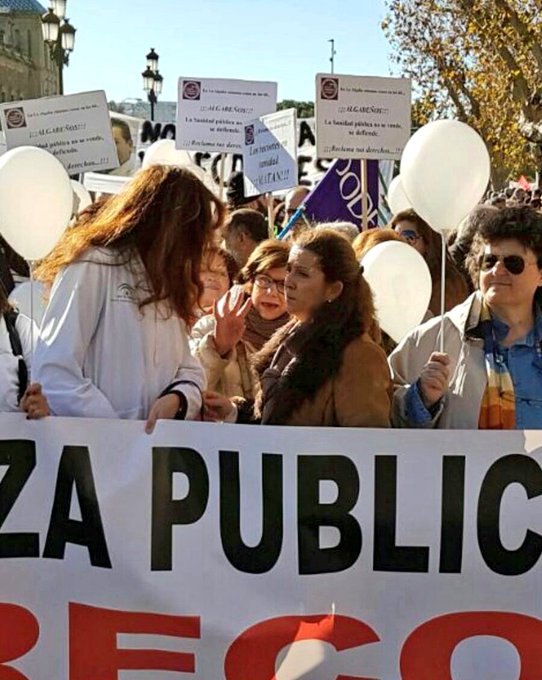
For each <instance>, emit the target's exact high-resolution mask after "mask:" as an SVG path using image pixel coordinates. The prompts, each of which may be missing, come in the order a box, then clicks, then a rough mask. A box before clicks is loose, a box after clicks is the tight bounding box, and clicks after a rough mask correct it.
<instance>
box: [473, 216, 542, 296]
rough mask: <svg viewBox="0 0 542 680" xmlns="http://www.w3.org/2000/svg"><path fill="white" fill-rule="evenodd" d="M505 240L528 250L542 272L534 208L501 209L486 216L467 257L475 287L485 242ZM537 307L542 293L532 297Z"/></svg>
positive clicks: (541, 223)
mask: <svg viewBox="0 0 542 680" xmlns="http://www.w3.org/2000/svg"><path fill="white" fill-rule="evenodd" d="M504 239H515V240H516V241H518V242H519V243H521V245H522V246H523V247H524V248H525V249H528V250H532V251H533V253H534V254H535V256H536V259H537V262H538V268H539V269H542V215H541V214H540V213H539V212H537V211H536V210H535V209H534V208H531V207H530V206H527V205H520V206H516V207H511V208H504V209H503V210H499V211H498V212H496V213H495V214H492V215H490V216H488V218H487V220H485V221H484V222H483V223H482V224H481V225H480V227H479V229H478V233H477V234H476V236H475V237H474V240H473V242H472V246H471V250H470V253H469V254H468V256H467V268H468V271H469V274H470V276H471V279H472V283H473V285H474V287H475V288H478V287H479V281H480V257H481V255H482V253H483V251H484V248H485V246H486V245H487V244H488V243H498V242H499V241H503V240H504ZM535 300H536V301H537V303H538V304H541V303H542V290H541V289H540V288H539V289H538V290H537V292H536V295H535Z"/></svg>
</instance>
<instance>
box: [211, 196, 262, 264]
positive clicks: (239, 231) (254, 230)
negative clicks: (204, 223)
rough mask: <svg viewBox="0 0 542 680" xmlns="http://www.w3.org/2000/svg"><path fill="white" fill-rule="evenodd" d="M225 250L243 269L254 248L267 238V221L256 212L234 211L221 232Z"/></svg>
mask: <svg viewBox="0 0 542 680" xmlns="http://www.w3.org/2000/svg"><path fill="white" fill-rule="evenodd" d="M222 233H223V235H224V245H225V246H226V250H228V252H229V253H231V254H232V255H233V257H234V258H235V261H236V262H237V264H238V265H239V267H244V265H245V264H246V261H247V260H248V258H249V255H250V254H251V253H252V251H253V250H254V248H256V246H257V245H258V243H261V241H265V240H266V239H267V238H269V233H268V230H267V221H266V219H265V217H264V216H263V215H262V214H261V213H259V212H258V211H257V210H250V209H249V208H241V209H240V210H234V211H233V212H232V213H231V215H230V217H229V218H228V220H227V222H226V224H225V225H224V230H223V232H222Z"/></svg>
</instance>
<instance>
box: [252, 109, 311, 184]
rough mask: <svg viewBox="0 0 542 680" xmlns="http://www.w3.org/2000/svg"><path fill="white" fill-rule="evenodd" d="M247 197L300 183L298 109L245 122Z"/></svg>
mask: <svg viewBox="0 0 542 680" xmlns="http://www.w3.org/2000/svg"><path fill="white" fill-rule="evenodd" d="M243 172H244V175H245V196H257V195H258V194H265V193H268V192H272V191H280V190H281V189H290V188H291V187H293V186H296V184H297V181H298V180H297V112H296V110H295V109H287V110H285V111H278V112H277V113H270V114H268V115H267V116H261V118H258V119H257V120H253V121H251V122H250V123H247V124H246V125H245V145H244V151H243Z"/></svg>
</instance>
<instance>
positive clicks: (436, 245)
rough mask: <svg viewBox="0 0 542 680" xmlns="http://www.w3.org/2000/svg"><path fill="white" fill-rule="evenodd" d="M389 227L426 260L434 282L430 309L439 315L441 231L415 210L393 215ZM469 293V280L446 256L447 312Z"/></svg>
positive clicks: (445, 301) (450, 258) (445, 303)
mask: <svg viewBox="0 0 542 680" xmlns="http://www.w3.org/2000/svg"><path fill="white" fill-rule="evenodd" d="M390 227H391V228H392V229H394V231H395V232H396V233H397V234H398V235H399V236H401V237H402V238H403V239H405V241H406V242H407V243H408V244H409V245H411V246H412V247H413V248H415V249H416V250H417V251H418V252H419V253H420V255H421V256H422V257H423V258H424V260H425V261H426V262H427V266H428V267H429V271H430V273H431V281H432V282H433V287H432V293H431V299H430V300H429V310H430V311H431V313H432V314H435V315H437V314H440V311H441V310H440V288H441V286H440V280H441V272H442V264H441V263H442V241H441V236H440V234H437V232H436V231H434V230H433V229H431V227H430V226H429V225H428V224H427V222H425V221H424V220H422V218H421V217H420V216H419V215H417V214H416V213H415V212H414V210H403V212H400V213H397V215H394V217H393V219H392V221H391V223H390ZM468 294H469V288H468V285H467V281H466V280H465V279H464V278H463V276H462V274H461V272H460V271H459V270H458V269H457V267H456V266H455V264H454V261H453V260H452V257H451V256H450V255H449V254H447V256H446V286H445V298H444V308H445V310H446V311H449V310H450V309H452V307H455V306H456V305H458V304H459V303H460V302H463V300H465V298H466V297H467V296H468Z"/></svg>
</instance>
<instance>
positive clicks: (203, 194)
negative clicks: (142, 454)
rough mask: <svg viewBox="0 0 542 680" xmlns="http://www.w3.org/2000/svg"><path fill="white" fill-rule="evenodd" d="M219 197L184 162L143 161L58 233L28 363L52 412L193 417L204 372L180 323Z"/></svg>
mask: <svg viewBox="0 0 542 680" xmlns="http://www.w3.org/2000/svg"><path fill="white" fill-rule="evenodd" d="M223 217H224V207H223V205H222V204H221V202H220V201H219V200H218V199H217V198H216V197H215V196H214V195H213V194H212V193H211V192H210V191H209V190H208V189H207V188H206V187H205V186H204V184H203V183H202V182H201V181H200V180H199V179H198V178H197V177H196V176H195V175H193V174H192V173H191V172H189V171H188V170H186V169H184V168H177V167H166V166H159V165H157V166H153V167H151V168H148V169H147V170H145V171H143V172H141V173H139V174H138V175H137V176H136V177H135V178H134V180H133V181H132V182H131V183H130V184H129V185H128V186H127V187H126V189H125V190H124V191H123V192H122V193H120V194H118V195H116V196H114V197H112V198H110V199H109V200H108V201H107V202H106V203H105V204H104V205H103V207H102V208H101V209H100V210H98V212H97V213H96V214H95V215H94V216H93V217H91V218H90V219H89V220H88V221H86V222H85V223H84V224H82V225H81V226H77V225H76V226H75V227H74V228H73V229H70V230H69V231H67V232H66V233H65V234H64V236H63V237H62V239H61V241H60V243H59V244H58V245H57V247H56V248H55V250H54V251H53V252H52V253H51V255H50V256H49V257H48V258H47V259H46V260H45V261H44V262H42V263H41V265H40V267H39V268H38V269H37V271H36V276H37V277H38V278H39V279H41V280H42V281H44V282H45V283H49V284H53V286H52V290H51V296H50V301H49V305H48V307H47V310H46V312H45V316H44V318H43V323H42V328H41V334H40V340H39V342H38V345H37V348H36V354H35V358H34V374H35V376H34V377H35V379H36V380H37V381H39V382H40V383H41V384H42V385H43V389H44V391H45V393H46V394H47V397H48V400H49V405H50V407H51V411H52V412H53V413H54V414H56V415H64V416H82V417H85V416H86V417H94V418H131V419H147V429H148V430H149V431H150V430H152V428H153V427H154V423H155V421H156V419H158V418H175V417H177V418H188V419H193V418H195V417H197V416H198V415H199V413H200V408H201V390H202V389H204V387H205V375H204V372H203V369H202V368H201V366H200V364H199V362H197V361H196V360H195V359H193V358H192V357H191V355H190V350H189V347H188V334H187V326H189V325H190V324H191V323H192V322H193V320H194V316H193V315H194V310H195V309H196V306H197V301H198V298H199V295H200V292H201V288H202V286H201V283H200V280H199V269H200V265H201V259H202V253H203V250H204V248H205V246H206V245H207V244H208V243H209V242H210V240H211V239H212V236H213V233H214V230H215V229H216V228H217V227H219V226H220V225H221V223H222V220H223Z"/></svg>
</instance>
